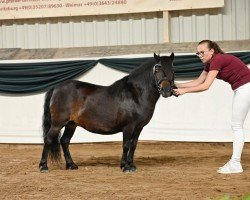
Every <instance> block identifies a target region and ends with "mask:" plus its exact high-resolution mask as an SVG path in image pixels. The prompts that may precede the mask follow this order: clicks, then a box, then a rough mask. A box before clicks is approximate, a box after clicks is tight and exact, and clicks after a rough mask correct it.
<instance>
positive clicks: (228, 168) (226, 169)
mask: <svg viewBox="0 0 250 200" xmlns="http://www.w3.org/2000/svg"><path fill="white" fill-rule="evenodd" d="M217 172H218V173H219V174H235V173H241V172H243V169H242V166H241V164H240V163H234V162H232V161H231V160H229V161H228V162H227V163H226V164H225V165H224V166H223V167H220V168H219V169H218V171H217Z"/></svg>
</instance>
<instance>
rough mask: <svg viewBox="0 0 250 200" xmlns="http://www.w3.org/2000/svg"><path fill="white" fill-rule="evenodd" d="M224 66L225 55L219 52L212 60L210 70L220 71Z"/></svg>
mask: <svg viewBox="0 0 250 200" xmlns="http://www.w3.org/2000/svg"><path fill="white" fill-rule="evenodd" d="M222 66H223V57H222V56H221V55H220V54H217V55H216V56H215V57H214V58H213V59H212V61H211V62H210V66H209V71H212V70H217V71H220V70H221V68H222Z"/></svg>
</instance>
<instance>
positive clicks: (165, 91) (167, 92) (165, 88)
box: [160, 81, 173, 98]
mask: <svg viewBox="0 0 250 200" xmlns="http://www.w3.org/2000/svg"><path fill="white" fill-rule="evenodd" d="M160 94H161V95H162V97H164V98H167V97H171V96H172V95H173V88H172V87H171V84H170V82H169V81H162V82H161V84H160Z"/></svg>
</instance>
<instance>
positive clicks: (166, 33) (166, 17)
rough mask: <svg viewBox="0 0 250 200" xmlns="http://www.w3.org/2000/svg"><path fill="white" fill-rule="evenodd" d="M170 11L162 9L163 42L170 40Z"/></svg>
mask: <svg viewBox="0 0 250 200" xmlns="http://www.w3.org/2000/svg"><path fill="white" fill-rule="evenodd" d="M170 30H171V29H170V13H169V11H167V10H166V11H163V42H164V43H165V42H170Z"/></svg>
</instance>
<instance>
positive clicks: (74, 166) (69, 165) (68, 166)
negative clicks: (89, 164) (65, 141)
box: [66, 163, 78, 170]
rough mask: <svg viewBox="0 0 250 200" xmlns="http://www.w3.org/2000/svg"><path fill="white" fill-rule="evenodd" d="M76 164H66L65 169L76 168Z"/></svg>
mask: <svg viewBox="0 0 250 200" xmlns="http://www.w3.org/2000/svg"><path fill="white" fill-rule="evenodd" d="M77 169H78V166H77V165H76V164H75V163H71V164H67V165H66V170H77Z"/></svg>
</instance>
